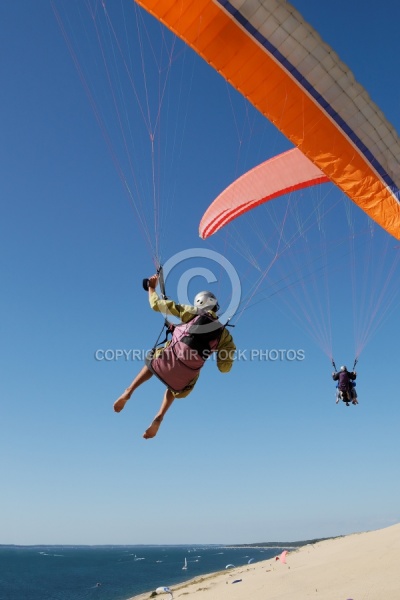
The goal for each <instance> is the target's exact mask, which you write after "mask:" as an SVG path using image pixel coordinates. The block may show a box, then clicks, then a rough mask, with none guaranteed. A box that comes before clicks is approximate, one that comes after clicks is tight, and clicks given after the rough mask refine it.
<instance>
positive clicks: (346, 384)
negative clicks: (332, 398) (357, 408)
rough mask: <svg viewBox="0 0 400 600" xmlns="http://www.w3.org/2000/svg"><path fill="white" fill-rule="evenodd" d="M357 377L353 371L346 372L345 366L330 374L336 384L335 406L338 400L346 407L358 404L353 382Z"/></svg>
mask: <svg viewBox="0 0 400 600" xmlns="http://www.w3.org/2000/svg"><path fill="white" fill-rule="evenodd" d="M356 377H357V373H356V372H355V371H348V370H347V367H346V366H342V367H340V371H334V372H333V373H332V379H333V380H334V381H337V382H338V385H337V388H338V392H337V396H336V404H337V403H338V402H339V400H343V402H345V403H346V406H349V405H350V402H351V403H352V404H358V400H357V392H356V389H355V384H354V380H355V379H356Z"/></svg>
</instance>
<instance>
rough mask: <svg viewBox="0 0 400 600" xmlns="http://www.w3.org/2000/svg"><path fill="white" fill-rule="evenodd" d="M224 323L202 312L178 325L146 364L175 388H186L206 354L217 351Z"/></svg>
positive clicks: (173, 389) (201, 364) (178, 390)
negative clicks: (169, 339) (157, 353)
mask: <svg viewBox="0 0 400 600" xmlns="http://www.w3.org/2000/svg"><path fill="white" fill-rule="evenodd" d="M223 329H224V328H223V326H222V325H221V323H220V322H219V321H218V319H216V318H214V317H212V316H211V315H210V314H208V313H207V314H200V315H197V316H196V317H194V319H192V320H191V321H189V322H188V323H182V324H180V325H176V326H175V327H174V330H173V334H172V339H171V342H170V344H169V345H168V346H166V347H165V348H164V349H163V350H162V352H161V354H160V355H159V356H157V357H156V358H153V359H151V358H150V359H146V364H147V366H148V367H149V369H150V370H151V371H152V373H153V374H154V375H156V376H157V377H158V378H159V379H160V380H161V381H162V382H163V383H164V384H165V385H166V386H167V387H168V388H169V389H170V390H172V391H173V392H183V391H184V390H185V389H186V388H187V387H188V386H189V384H190V383H191V382H192V381H193V379H194V378H195V377H196V376H197V375H198V374H199V372H200V369H201V368H202V366H203V365H204V363H205V361H206V360H207V358H208V357H209V356H210V355H211V354H212V353H213V352H216V350H217V348H218V342H219V339H220V337H221V333H222V330H223Z"/></svg>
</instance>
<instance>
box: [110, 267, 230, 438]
mask: <svg viewBox="0 0 400 600" xmlns="http://www.w3.org/2000/svg"><path fill="white" fill-rule="evenodd" d="M157 284H158V275H153V276H152V277H150V278H149V280H148V294H149V302H150V307H151V308H152V309H153V310H155V311H157V312H161V313H163V314H164V315H173V316H174V317H178V318H179V319H180V321H181V323H180V324H178V325H175V326H172V327H171V329H172V339H171V340H170V341H168V342H167V343H166V344H165V345H164V346H163V347H161V348H157V349H155V350H154V351H153V352H152V353H151V356H150V357H148V358H147V359H146V361H145V363H146V364H145V366H144V367H143V368H142V370H141V371H140V372H139V373H138V375H137V376H136V377H135V379H134V380H133V381H132V383H131V384H130V385H129V387H127V388H126V390H125V391H124V393H123V394H122V395H121V396H120V397H119V398H118V399H117V400H116V401H115V403H114V411H115V412H118V413H119V412H121V410H122V409H123V408H124V406H125V404H126V403H127V402H128V400H129V398H130V397H131V396H132V394H133V392H134V391H135V390H136V389H137V388H138V387H139V386H140V385H142V384H143V383H145V382H146V381H148V380H149V379H150V378H151V377H152V376H153V375H156V376H157V377H158V378H159V379H160V380H161V381H162V382H163V383H164V385H165V386H166V388H167V389H166V390H165V394H164V397H163V400H162V403H161V406H160V409H159V411H158V413H157V414H156V416H155V417H154V420H153V422H152V423H151V425H150V427H148V428H147V429H146V431H145V432H144V434H143V437H144V438H145V439H149V438H153V437H155V436H156V435H157V432H158V429H159V427H160V424H161V422H162V420H163V418H164V417H165V414H166V413H167V411H168V409H169V408H170V406H171V405H172V403H173V401H174V400H175V398H186V396H188V395H189V394H190V392H191V391H192V390H193V388H194V386H195V384H196V382H197V379H198V378H199V375H200V370H201V368H202V367H203V365H204V363H205V361H206V360H207V358H209V356H210V355H211V354H212V353H216V358H217V361H216V362H217V367H218V369H219V371H221V373H228V372H229V371H230V370H231V368H232V363H233V359H234V353H235V350H236V346H235V344H234V342H233V339H232V336H231V334H230V333H229V332H228V330H227V329H226V327H225V326H223V325H222V324H221V323H220V322H219V321H218V318H217V315H216V312H217V311H218V309H219V306H218V301H217V299H216V297H215V296H214V294H212V293H211V292H200V293H199V294H197V295H196V297H195V299H194V306H190V305H187V304H176V303H175V302H173V301H172V300H168V299H162V298H159V296H158V294H157V292H156V290H155V288H156V287H157Z"/></svg>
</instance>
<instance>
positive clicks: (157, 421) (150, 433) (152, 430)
mask: <svg viewBox="0 0 400 600" xmlns="http://www.w3.org/2000/svg"><path fill="white" fill-rule="evenodd" d="M174 400H175V397H174V395H173V394H172V392H171V390H169V389H166V390H165V394H164V398H163V401H162V403H161V406H160V410H159V411H158V413H157V414H156V416H155V417H154V420H153V422H152V424H151V425H150V427H148V428H147V429H146V431H145V432H144V434H143V437H144V438H145V439H146V440H148V439H150V438H153V437H155V436H156V435H157V432H158V429H159V427H160V425H161V421H162V420H163V418H164V417H165V415H166V413H167V410H168V409H169V408H170V406H171V404H172V403H173V401H174Z"/></svg>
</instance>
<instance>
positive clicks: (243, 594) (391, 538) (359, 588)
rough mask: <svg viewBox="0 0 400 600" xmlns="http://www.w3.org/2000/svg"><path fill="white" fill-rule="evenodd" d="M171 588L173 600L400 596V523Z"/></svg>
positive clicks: (399, 599)
mask: <svg viewBox="0 0 400 600" xmlns="http://www.w3.org/2000/svg"><path fill="white" fill-rule="evenodd" d="M238 580H240V581H238ZM234 581H236V583H234ZM171 589H172V592H173V597H174V600H178V599H181V600H183V599H184V600H228V599H229V600H309V599H310V598H313V599H315V600H318V598H320V599H323V600H349V599H351V600H400V524H398V525H394V526H392V527H388V528H386V529H381V530H378V531H369V532H366V533H358V534H353V535H348V536H345V537H340V538H335V539H332V540H326V541H324V542H318V543H317V544H312V545H311V544H310V545H308V546H304V547H303V548H300V549H299V550H295V551H293V552H290V553H288V554H287V557H286V564H282V563H281V562H280V561H276V560H275V559H271V560H267V561H263V562H258V563H255V564H250V565H245V566H243V567H238V568H235V569H231V570H229V571H222V572H219V573H214V574H211V575H205V576H203V577H198V578H196V579H193V580H191V581H188V582H186V583H183V584H180V585H177V586H173V587H172V588H171ZM149 596H150V593H148V594H143V595H141V596H137V597H136V599H139V598H140V599H141V600H142V599H144V598H149ZM157 598H159V599H160V600H162V599H163V598H165V600H167V599H168V598H170V595H169V594H159V595H158V596H157Z"/></svg>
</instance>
